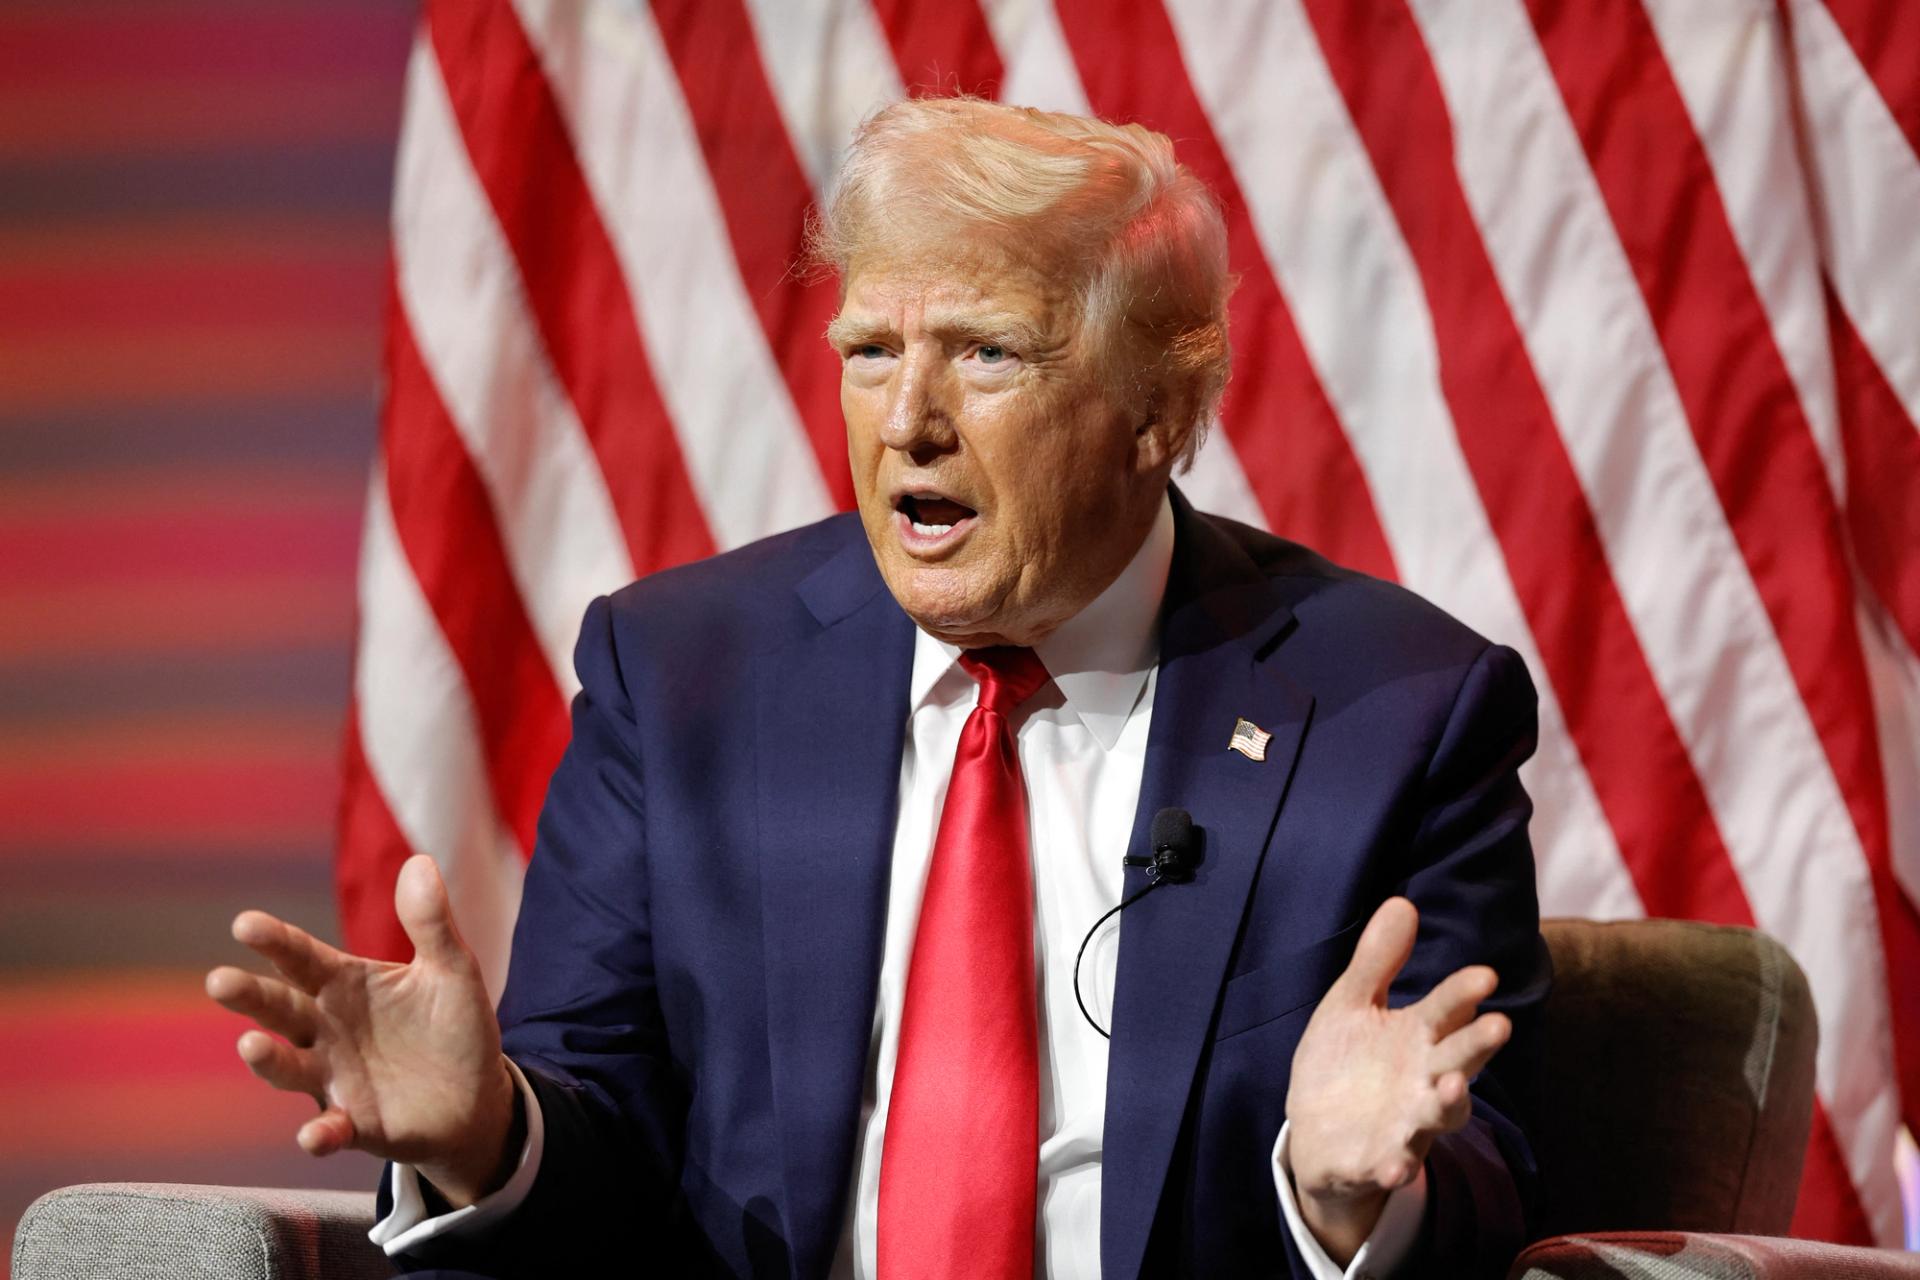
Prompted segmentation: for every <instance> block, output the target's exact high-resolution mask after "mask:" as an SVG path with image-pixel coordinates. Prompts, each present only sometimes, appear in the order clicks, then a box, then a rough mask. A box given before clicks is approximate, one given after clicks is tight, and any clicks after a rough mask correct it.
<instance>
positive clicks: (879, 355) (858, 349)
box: [847, 342, 887, 360]
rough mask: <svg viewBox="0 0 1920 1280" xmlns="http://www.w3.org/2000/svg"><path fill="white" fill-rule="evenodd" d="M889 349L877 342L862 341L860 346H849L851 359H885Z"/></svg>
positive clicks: (848, 351) (848, 353) (848, 356)
mask: <svg viewBox="0 0 1920 1280" xmlns="http://www.w3.org/2000/svg"><path fill="white" fill-rule="evenodd" d="M886 356H887V349H886V348H885V347H883V346H881V345H880V344H879V343H877V342H862V343H861V344H859V345H858V346H855V347H849V348H847V358H848V359H849V360H884V359H886Z"/></svg>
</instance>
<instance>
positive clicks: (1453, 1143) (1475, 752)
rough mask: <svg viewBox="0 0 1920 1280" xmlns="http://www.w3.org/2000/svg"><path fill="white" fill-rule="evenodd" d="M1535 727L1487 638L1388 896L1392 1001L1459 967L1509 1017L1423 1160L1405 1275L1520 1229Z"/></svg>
mask: <svg viewBox="0 0 1920 1280" xmlns="http://www.w3.org/2000/svg"><path fill="white" fill-rule="evenodd" d="M1537 734H1538V721H1537V714H1536V695H1535V693H1534V688H1533V684H1532V681H1531V680H1529V679H1528V676H1527V671H1526V666H1525V664H1524V663H1522V661H1521V660H1520V657H1519V655H1518V654H1516V653H1514V652H1513V650H1511V649H1508V648H1504V647H1501V646H1493V647H1490V648H1488V649H1487V650H1485V651H1484V652H1483V653H1482V654H1481V655H1480V657H1479V658H1478V660H1476V661H1475V662H1474V664H1473V665H1472V666H1471V668H1469V670H1468V672H1467V674H1466V677H1465V679H1464V680H1463V681H1462V683H1461V685H1460V689H1459V692H1458V695H1457V696H1456V698H1455V700H1454V704H1453V707H1452V710H1451V711H1450V713H1449V715H1448V717H1447V722H1446V726H1445V728H1444V729H1443V730H1442V732H1441V735H1440V738H1439V741H1438V743H1437V745H1436V747H1435V749H1434V752H1433V755H1432V757H1431V759H1430V761H1429V763H1428V767H1427V771H1426V776H1425V777H1424V779H1423V780H1422V784H1421V801H1420V809H1419V811H1420V818H1419V825H1418V828H1417V831H1416V834H1415V836H1414V839H1413V842H1412V845H1411V861H1410V863H1409V864H1408V867H1407V874H1406V877H1405V880H1404V882H1403V883H1402V884H1401V885H1399V886H1398V892H1401V893H1404V894H1405V895H1406V896H1407V897H1408V898H1410V899H1411V900H1412V901H1413V903H1414V905H1415V906H1416V907H1418V908H1419V910H1420V933H1419V938H1418V940H1417V941H1416V943H1415V947H1414V953H1413V957H1412V958H1411V960H1409V962H1408V964H1407V967H1406V969H1405V970H1403V971H1402V973H1401V975H1400V977H1399V979H1398V980H1397V981H1396V982H1395V984H1394V989H1393V992H1392V994H1391V996H1390V1001H1391V1003H1393V1004H1395V1005H1403V1004H1409V1003H1412V1002H1413V1001H1415V1000H1418V999H1419V998H1420V997H1421V996H1423V995H1425V994H1426V993H1427V992H1428V991H1431V990H1432V989H1433V988H1434V987H1435V986H1436V985H1437V984H1438V983H1439V982H1440V981H1441V979H1443V978H1445V977H1446V976H1447V975H1448V974H1449V973H1452V972H1453V971H1454V970H1456V969H1459V968H1461V967H1462V966H1464V965H1468V964H1488V965H1491V966H1493V968H1494V970H1495V972H1497V973H1498V974H1499V976H1500V984H1499V987H1498V989H1497V990H1496V991H1495V992H1494V995H1493V996H1492V997H1491V998H1490V999H1489V1000H1487V1002H1486V1003H1485V1004H1484V1005H1482V1008H1483V1009H1487V1010H1491V1009H1498V1010H1500V1011H1502V1012H1504V1013H1505V1014H1507V1016H1508V1017H1510V1018H1511V1019H1512V1020H1513V1037H1512V1039H1511V1040H1510V1041H1509V1042H1508V1044H1507V1045H1506V1046H1505V1047H1504V1048H1503V1049H1501V1051H1500V1052H1499V1053H1498V1054H1496V1055H1495V1057H1494V1060H1493V1062H1492V1063H1491V1064H1489V1066H1488V1067H1487V1069H1486V1070H1485V1071H1483V1072H1482V1073H1481V1074H1480V1075H1479V1076H1478V1077H1477V1078H1476V1079H1475V1081H1474V1082H1473V1086H1472V1095H1473V1113H1472V1117H1471V1118H1470V1119H1469V1121H1468V1123H1467V1126H1466V1128H1465V1129H1463V1130H1461V1131H1460V1132H1458V1133H1451V1134H1447V1135H1444V1136H1443V1137H1441V1138H1440V1139H1439V1140H1438V1141H1437V1142H1435V1144H1434V1146H1433V1149H1432V1150H1431V1151H1430V1152H1429V1154H1428V1156H1427V1164H1426V1172H1427V1192H1428V1200H1427V1216H1426V1223H1425V1225H1424V1227H1423V1229H1422V1234H1421V1240H1420V1243H1419V1244H1418V1245H1417V1246H1416V1249H1415V1254H1414V1258H1413V1259H1412V1260H1410V1263H1409V1266H1408V1267H1407V1271H1408V1273H1409V1274H1418V1275H1429V1274H1431V1275H1442V1274H1444V1275H1451V1276H1461V1277H1473V1276H1492V1277H1499V1276H1503V1275H1505V1274H1506V1269H1507V1266H1508V1264H1509V1263H1510V1262H1511V1261H1512V1259H1513V1257H1514V1255H1515V1254H1517V1253H1518V1252H1519V1250H1520V1249H1521V1248H1522V1247H1523V1246H1524V1245H1525V1244H1526V1243H1527V1241H1528V1239H1529V1238H1530V1233H1531V1227H1532V1223H1533V1221H1534V1219H1535V1217H1536V1214H1537V1200H1538V1195H1539V1174H1538V1170H1537V1168H1536V1165H1535V1160H1534V1155H1533V1149H1532V1147H1531V1146H1530V1145H1529V1143H1528V1141H1527V1137H1526V1125H1527V1122H1528V1118H1529V1116H1530V1115H1531V1113H1532V1108H1533V1105H1534V1101H1535V1098H1534V1095H1535V1090H1536V1082H1537V1078H1538V1073H1539V1070H1540V1044H1539V1039H1540V1010H1541V1004H1542V1002H1543V1001H1544V1000H1545V998H1546V995H1547V989H1548V987H1549V985H1550V983H1551V979H1552V972H1551V962H1550V960H1549V958H1548V955H1547V950H1546V944H1545V942H1544V941H1543V940H1542V939H1541V937H1540V907H1539V898H1538V895H1537V891H1536V888H1535V883H1534V863H1533V849H1532V845H1531V843H1530V842H1529V840H1528V838H1527V821H1528V819H1529V817H1531V815H1532V811H1533V805H1532V802H1531V801H1530V800H1529V799H1528V797H1527V794H1526V791H1525V789H1524V788H1523V787H1522V786H1521V784H1520V776H1519V768H1520V765H1521V763H1522V762H1523V761H1524V760H1526V759H1527V757H1528V756H1530V755H1531V754H1532V753H1533V749H1534V745H1535V741H1536V738H1537Z"/></svg>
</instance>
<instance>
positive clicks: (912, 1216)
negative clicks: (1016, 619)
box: [879, 647, 1047, 1280]
mask: <svg viewBox="0 0 1920 1280" xmlns="http://www.w3.org/2000/svg"><path fill="white" fill-rule="evenodd" d="M960 665H961V666H962V667H964V668H966V671H967V674H968V675H970V676H972V677H973V678H974V679H975V680H978V681H979V682H980V700H979V703H978V704H977V705H976V706H975V707H974V709H973V713H972V714H971V715H969V716H968V717H967V723H966V726H965V727H964V728H963V729H961V731H960V750H959V752H958V754H957V755H955V757H954V761H953V778H952V781H951V782H949V783H948V784H947V802H946V805H945V806H944V807H943V808H942V809H941V812H940V833H939V835H938V836H936V837H935V838H934V842H933V862H932V864H931V865H930V866H929V867H928V869H927V891H926V896H925V897H924V898H923V899H922V900H921V903H920V922H919V925H918V927H917V928H916V929H915V931H914V937H913V958H912V960H911V961H910V962H909V964H908V968H907V995H906V1002H905V1005H904V1007H903V1009H902V1011H901V1014H900V1053H899V1058H898V1060H897V1061H896V1062H895V1063H894V1068H893V1095H892V1101H891V1102H890V1104H889V1106H888V1112H887V1133H886V1139H885V1142H884V1145H883V1147H882V1150H881V1154H880V1228H879V1262H880V1277H881V1280H931V1278H935V1277H961V1276H968V1277H982V1278H989V1280H1032V1276H1033V1232H1034V1195H1035V1190H1034V1184H1035V1178H1036V1170H1037V1166H1038V1164H1039V1159H1040V1049H1039V1035H1040V1030H1039V1008H1038V1004H1037V997H1036V994H1035V990H1034V982H1035V980H1034V972H1033V868H1032V864H1031V862H1030V860H1029V858H1028V854H1027V789H1026V786H1025V784H1024V783H1023V782H1022V781H1021V778H1020V757H1019V754H1018V752H1017V751H1016V750H1015V749H1014V741H1013V729H1012V726H1010V725H1009V724H1008V722H1007V719H1008V717H1009V716H1010V715H1011V714H1012V713H1013V710H1014V708H1016V707H1018V706H1019V705H1020V704H1021V703H1023V702H1025V701H1026V700H1027V699H1028V698H1030V697H1032V696H1033V694H1034V693H1035V692H1036V691H1037V690H1038V689H1039V688H1040V686H1041V685H1043V684H1045V683H1046V682H1047V669H1046V667H1044V666H1043V665H1041V662H1040V659H1039V658H1037V657H1035V656H1034V653H1033V650H1031V649H1015V648H1007V647H1002V648H994V649H976V650H973V651H972V652H969V653H964V654H962V655H961V656H960Z"/></svg>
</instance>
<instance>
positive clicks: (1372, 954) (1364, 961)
mask: <svg viewBox="0 0 1920 1280" xmlns="http://www.w3.org/2000/svg"><path fill="white" fill-rule="evenodd" d="M1419 931H1420V913H1419V912H1418V911H1416V910H1415V909H1414V906H1413V904H1412V903H1411V902H1408V901H1407V900H1406V899H1405V898H1388V899H1387V900H1386V901H1385V902H1383V903H1381V904H1380V909H1379V910H1378V911H1375V912H1374V913H1373V918H1372V919H1371V920H1369V921H1367V927H1366V928H1365V929H1363V930H1361V931H1360V941H1359V942H1358V943H1357V944H1355V946H1354V948H1353V959H1351V960H1349V961H1347V968H1346V972H1344V973H1342V974H1341V975H1340V977H1339V979H1338V981H1336V982H1335V983H1334V984H1333V988H1332V989H1331V990H1329V991H1328V993H1327V994H1328V995H1329V996H1335V997H1336V998H1337V999H1345V1000H1348V1001H1351V1002H1353V1003H1368V1004H1375V1005H1384V1004H1385V1003H1386V1002H1387V990H1388V988H1390V987H1392V986H1393V980H1394V977H1395V976H1396V975H1398V974H1399V972H1400V970H1401V968H1402V967H1403V966H1405V964H1406V963H1407V957H1408V956H1410V955H1412V954H1413V940H1414V937H1415V936H1416V935H1417V934H1418V933H1419Z"/></svg>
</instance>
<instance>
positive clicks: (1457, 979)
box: [1287, 898, 1513, 1267]
mask: <svg viewBox="0 0 1920 1280" xmlns="http://www.w3.org/2000/svg"><path fill="white" fill-rule="evenodd" d="M1419 925H1420V914H1419V912H1418V911H1416V910H1415V909H1414V906H1413V904H1412V903H1411V902H1408V901H1407V900H1406V899H1405V898H1389V899H1388V900H1387V901H1386V902H1384V903H1382V904H1381V905H1380V909H1379V910H1378V911H1376V912H1374V913H1373V919H1371V920H1370V921H1368V922H1367V927H1366V929H1365V930H1364V931H1363V932H1362V933H1361V935H1360V942H1359V944H1358V945H1357V946H1356V947H1355V948H1354V952H1353V959H1352V960H1351V961H1350V962H1349V963H1348V965H1347V969H1346V972H1345V973H1342V974H1341V975H1340V977H1339V979H1338V980H1337V981H1335V982H1334V984H1333V986H1332V987H1330V988H1328V990H1327V994H1326V996H1325V997H1324V998H1323V999H1322V1000H1321V1001H1320V1007H1319V1008H1318V1009H1316V1010H1314V1014H1313V1018H1312V1019H1311V1020H1310V1021H1309V1022H1308V1023H1307V1029H1306V1031H1305V1032H1303V1033H1302V1034H1301V1037H1300V1047H1299V1048H1298V1049H1297V1050H1295V1052H1294V1055H1293V1076H1292V1079H1291V1081H1290V1083H1289V1084H1288V1088H1287V1120H1288V1122H1289V1124H1290V1125H1291V1126H1292V1127H1291V1131H1290V1134H1289V1137H1288V1139H1287V1145H1288V1163H1289V1164H1290V1165H1291V1171H1292V1176H1293V1183H1294V1187H1295V1190H1296V1192H1297V1195H1298V1200H1299V1204H1300V1213H1301V1216H1302V1217H1303V1218H1305V1219H1306V1223H1307V1227H1308V1229H1309V1230H1311V1231H1312V1232H1313V1234H1314V1237H1315V1238H1316V1239H1317V1240H1319V1241H1320V1244H1321V1247H1322V1248H1324V1249H1325V1250H1326V1251H1327V1256H1328V1257H1330V1258H1331V1259H1333V1261H1334V1262H1335V1263H1337V1264H1338V1265H1340V1266H1342V1267H1344V1266H1346V1265H1347V1263H1348V1262H1349V1261H1351V1260H1352V1258H1353V1255H1354V1254H1355V1253H1357V1252H1358V1251H1359V1249H1360V1246H1361V1245H1362V1244H1363V1243H1365V1241H1366V1238H1367V1236H1368V1235H1369V1234H1370V1233H1371V1232H1372V1231H1373V1226H1374V1223H1375V1222H1376V1221H1377V1220H1378V1219H1379V1216H1380V1210H1381V1207H1382V1206H1383V1205H1384V1204H1385V1203H1386V1199H1387V1194H1388V1192H1390V1191H1392V1190H1393V1189H1394V1188H1396V1187H1401V1186H1405V1185H1406V1184H1407V1183H1409V1182H1412V1181H1413V1179H1414V1178H1415V1176H1416V1175H1418V1173H1419V1171H1420V1167H1421V1164H1422V1163H1423V1162H1424V1161H1425V1160H1426V1158H1427V1150H1428V1148H1429V1147H1431V1146H1432V1145H1433V1140H1434V1139H1435V1138H1436V1137H1438V1136H1439V1135H1441V1134H1443V1133H1451V1132H1453V1131H1454V1130H1456V1129H1460V1128H1462V1127H1463V1126H1465V1124H1466V1123H1467V1117H1468V1115H1469V1114H1470V1110H1471V1100H1470V1098H1469V1097H1468V1094H1467V1082H1468V1081H1469V1080H1470V1079H1472V1078H1473V1076H1474V1075H1476V1074H1477V1073H1478V1072H1479V1071H1480V1069H1481V1068H1482V1067H1484V1066H1486V1065H1487V1062H1488V1061H1489V1060H1490V1059H1491V1058H1492V1057H1493V1055H1494V1053H1495V1052H1497V1051H1498V1050H1499V1048H1500V1046H1502V1045H1504V1044H1505V1043H1506V1042H1507V1037H1508V1036H1510V1035H1511V1034H1512V1033H1513V1024H1512V1023H1511V1022H1509V1021H1508V1019H1507V1017H1506V1015H1505V1014H1501V1013H1484V1014H1480V1015H1479V1016H1478V1017H1476V1016H1475V1010H1476V1009H1478V1007H1479V1005H1480V1002H1481V1001H1482V1000H1485V999H1486V998H1487V997H1488V996H1490V995H1492V994H1493V991H1494V988H1495V986H1497V985H1498V978H1497V976H1496V975H1495V974H1494V971H1493V970H1492V969H1490V968H1488V967H1487V966H1485V965H1471V966H1469V967H1467V968H1465V969H1461V970H1459V971H1457V972H1456V973H1453V974H1452V975H1450V976H1449V977H1448V978H1447V979H1446V980H1445V981H1444V982H1442V983H1440V985H1439V986H1437V987H1435V988H1434V989H1433V990H1432V991H1430V992H1428V993H1427V995H1426V996H1425V997H1424V998H1423V999H1421V1000H1420V1001H1418V1002H1417V1003H1414V1004H1410V1005H1407V1006H1405V1007H1404V1008H1400V1009H1389V1008H1388V1007H1387V993H1388V990H1389V989H1390V988H1391V987H1392V985H1393V980H1394V978H1395V977H1396V976H1397V975H1398V974H1399V972H1400V969H1401V967H1402V966H1404V965H1405V964H1406V962H1407V957H1408V956H1410V955H1412V954H1413V942H1414V937H1415V935H1416V934H1417V933H1418V931H1419Z"/></svg>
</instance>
